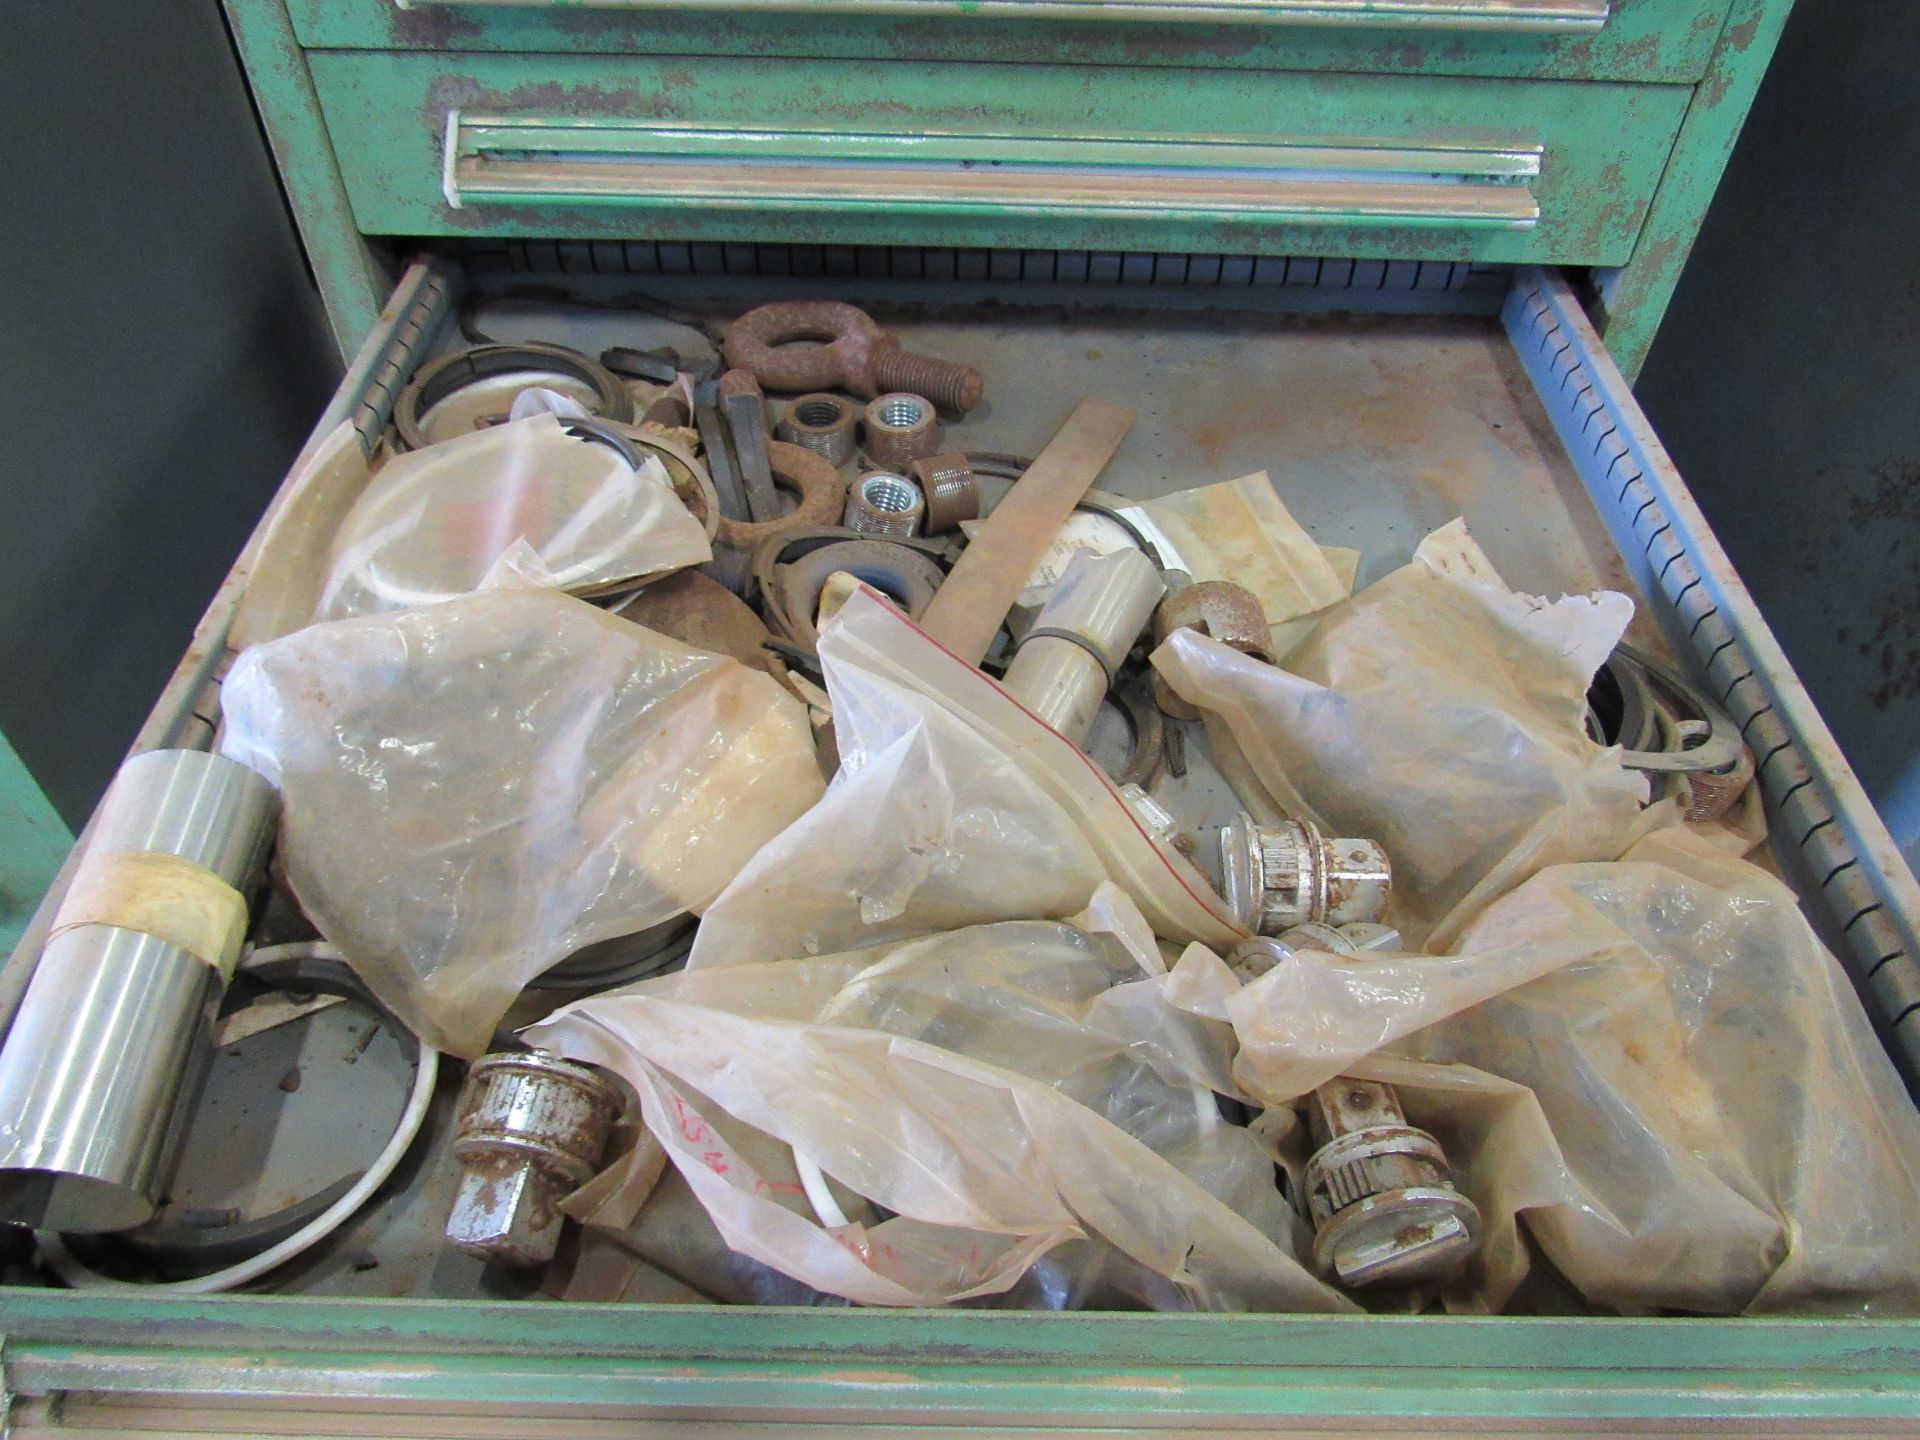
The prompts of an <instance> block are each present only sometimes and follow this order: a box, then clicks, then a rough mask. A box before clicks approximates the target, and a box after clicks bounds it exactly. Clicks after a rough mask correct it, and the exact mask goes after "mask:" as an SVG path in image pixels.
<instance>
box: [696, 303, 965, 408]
mask: <svg viewBox="0 0 1920 1440" xmlns="http://www.w3.org/2000/svg"><path fill="white" fill-rule="evenodd" d="M721 349H722V352H723V353H724V354H725V355H726V357H727V364H729V365H731V366H733V367H734V368H735V369H738V370H747V371H750V372H752V374H753V376H754V378H755V379H757V380H758V381H759V382H760V383H761V384H762V385H764V386H766V387H767V388H768V389H770V390H780V391H785V392H788V393H792V392H796V391H802V390H836V389H844V390H849V391H851V392H852V393H854V394H855V395H858V396H859V397H860V398H861V399H863V400H872V399H874V398H875V397H876V396H879V395H884V394H886V393H887V392H889V391H894V390H904V391H906V392H908V393H909V394H913V395H924V396H925V397H926V398H927V399H929V400H931V401H932V402H933V403H934V404H935V405H937V406H939V407H940V408H941V409H942V410H945V411H948V412H950V413H952V414H955V415H964V414H966V413H967V412H968V411H969V410H971V409H973V407H974V406H976V405H978V404H979V403H980V388H981V379H980V372H979V371H978V370H976V369H974V368H973V367H972V366H971V365H958V364H955V363H953V362H952V361H949V360H936V359H934V358H933V357H932V356H931V355H916V354H914V353H913V352H912V351H911V350H907V349H903V348H902V347H901V344H900V342H899V341H898V340H896V339H894V337H893V336H891V335H889V334H888V333H887V332H886V331H884V330H882V329H881V328H880V327H879V326H878V325H876V324H874V323H873V317H871V316H870V315H868V314H867V312H866V311H864V310H861V309H859V308H858V307H856V306H853V305H846V304H842V303H841V302H840V301H838V300H783V301H780V302H778V303H777V304H773V305H762V306H759V307H758V308H757V309H753V310H749V311H748V312H747V313H746V314H744V315H742V316H741V317H740V318H739V319H738V320H736V321H734V322H733V324H732V325H731V326H730V327H729V328H728V330H727V339H726V343H725V344H724V345H723V346H722V347H721Z"/></svg>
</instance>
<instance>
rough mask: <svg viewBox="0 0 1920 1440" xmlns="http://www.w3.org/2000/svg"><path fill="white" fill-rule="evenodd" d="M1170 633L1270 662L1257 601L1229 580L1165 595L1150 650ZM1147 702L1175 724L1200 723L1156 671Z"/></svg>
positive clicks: (1264, 621)
mask: <svg viewBox="0 0 1920 1440" xmlns="http://www.w3.org/2000/svg"><path fill="white" fill-rule="evenodd" d="M1176 630H1198V631H1199V632H1200V633H1201V634H1202V635H1205V636H1208V637H1210V638H1211V639H1214V640H1218V641H1219V642H1220V643H1221V644H1222V645H1226V646H1229V647H1231V648H1232V649H1235V650H1238V651H1239V652H1240V653H1241V654H1243V655H1251V656H1253V658H1254V659H1256V660H1265V661H1267V662H1268V663H1269V664H1271V663H1272V661H1273V648H1272V647H1273V639H1272V633H1271V632H1270V631H1269V630H1268V628H1267V615H1266V611H1264V610H1263V609H1261V607H1260V600H1259V597H1258V596H1256V595H1255V594H1254V593H1253V592H1252V591H1251V590H1249V589H1247V588H1246V587H1245V586H1244V585H1235V584H1234V583H1233V582H1232V581H1230V580H1196V581H1195V582H1194V583H1193V584H1191V585H1183V586H1182V587H1181V588H1179V589H1178V590H1173V591H1170V592H1168V594H1167V598H1166V599H1164V600H1162V601H1161V602H1160V608H1159V609H1158V610H1156V611H1154V613H1153V644H1154V648H1155V649H1158V648H1159V647H1160V646H1161V645H1162V644H1164V643H1165V641H1166V638H1167V637H1168V636H1169V635H1171V634H1173V632H1174V631H1176ZM1153 703H1154V704H1156V705H1158V706H1159V707H1160V713H1161V714H1162V715H1166V716H1169V717H1170V718H1172V719H1175V720H1198V719H1199V718H1200V712H1199V711H1198V710H1197V709H1195V708H1194V707H1193V706H1191V705H1189V704H1188V703H1187V702H1186V701H1184V700H1182V699H1181V698H1180V697H1179V696H1178V695H1176V694H1175V693H1174V690H1173V687H1172V686H1171V685H1169V684H1167V682H1166V681H1165V680H1163V679H1161V677H1160V674H1159V672H1158V671H1155V672H1154V676H1153Z"/></svg>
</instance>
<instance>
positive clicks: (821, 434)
mask: <svg viewBox="0 0 1920 1440" xmlns="http://www.w3.org/2000/svg"><path fill="white" fill-rule="evenodd" d="M859 427H860V407H859V406H858V405H855V404H854V403H853V402H852V401H851V400H849V399H847V398H846V397H845V396H844V395H830V394H828V393H827V392H825V391H820V390H817V391H815V392H814V393H813V394H811V395H798V396H795V397H794V399H793V401H792V403H791V404H789V405H788V406H787V413H786V414H784V415H782V416H781V417H780V423H779V424H778V425H776V426H774V427H773V433H774V435H775V437H776V438H778V439H781V440H785V441H786V442H787V443H788V444H789V445H804V446H805V447H806V448H807V449H809V450H811V451H813V453H814V454H816V455H824V456H826V458H827V459H829V460H831V461H832V462H833V463H834V464H835V465H846V464H849V463H851V462H852V460H853V452H854V449H855V447H856V446H857V444H858V442H859V438H860V436H859Z"/></svg>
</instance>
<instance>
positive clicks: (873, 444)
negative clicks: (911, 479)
mask: <svg viewBox="0 0 1920 1440" xmlns="http://www.w3.org/2000/svg"><path fill="white" fill-rule="evenodd" d="M862 419H863V422H864V425H863V429H864V432H865V433H864V435H863V437H862V440H861V445H860V448H861V449H862V450H863V451H865V452H866V456H867V459H868V460H869V461H870V462H872V463H873V464H874V465H875V466H876V467H878V468H879V469H882V470H899V471H902V472H904V471H905V470H906V468H907V467H908V466H909V465H911V464H912V463H913V462H914V461H916V460H919V459H923V458H924V457H926V456H928V455H931V454H933V453H934V452H935V451H936V450H938V449H939V448H940V421H939V419H938V418H937V417H936V416H935V415H934V413H933V404H932V402H931V401H929V400H926V399H924V398H923V397H921V396H919V395H909V394H907V393H906V392H905V391H896V392H894V393H893V394H891V395H882V396H880V397H879V398H878V399H877V400H869V401H868V402H867V410H866V414H865V415H864V416H863V417H862Z"/></svg>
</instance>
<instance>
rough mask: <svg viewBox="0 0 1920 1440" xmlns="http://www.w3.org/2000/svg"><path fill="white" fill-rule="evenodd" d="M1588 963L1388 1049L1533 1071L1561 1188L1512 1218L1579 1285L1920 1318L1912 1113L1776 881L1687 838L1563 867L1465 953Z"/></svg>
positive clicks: (1776, 1309) (1716, 1305) (1521, 1076)
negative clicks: (1540, 948)
mask: <svg viewBox="0 0 1920 1440" xmlns="http://www.w3.org/2000/svg"><path fill="white" fill-rule="evenodd" d="M1576 936H1586V937H1588V944H1589V952H1590V953H1589V954H1588V956H1587V957H1586V958H1584V959H1581V960H1579V961H1577V962H1575V963H1574V964H1572V965H1569V966H1566V967H1563V968H1562V969H1560V970H1558V971H1556V972H1555V973H1553V974H1551V975H1548V976H1546V977H1545V978H1543V979H1540V980H1536V981H1534V982H1533V983H1531V984H1529V985H1526V986H1523V987H1522V988H1520V989H1517V990H1513V991H1509V992H1508V993H1507V994H1505V995H1502V996H1499V997H1497V998H1495V999H1493V1000H1491V1001H1489V1002H1487V1003H1485V1004H1483V1005H1480V1006H1478V1007H1476V1008H1475V1009H1473V1010H1470V1011H1467V1012H1465V1013H1464V1014H1461V1015H1459V1016H1456V1017H1455V1018H1453V1019H1452V1020H1449V1021H1447V1022H1446V1023H1444V1024H1442V1025H1438V1026H1435V1027H1433V1028H1432V1029H1429V1030H1426V1031H1423V1032H1421V1033H1420V1034H1418V1035H1416V1036H1414V1037H1412V1038H1411V1039H1410V1041H1409V1042H1408V1043H1407V1045H1405V1046H1403V1047H1402V1048H1403V1050H1404V1051H1405V1052H1406V1053H1408V1054H1410V1055H1417V1056H1418V1057H1419V1058H1423V1059H1439V1060H1458V1061H1463V1062H1465V1063H1468V1064H1471V1065H1476V1066H1479V1067H1480V1068H1482V1069H1485V1070H1489V1071H1492V1072H1493V1073H1495V1074H1498V1075H1503V1076H1505V1077H1506V1078H1508V1079H1510V1080H1514V1081H1517V1082H1519V1083H1521V1084H1524V1085H1527V1086H1529V1087H1530V1088H1531V1089H1532V1090H1533V1091H1534V1093H1535V1094H1536V1095H1538V1096H1539V1099H1540V1103H1541V1105H1542V1107H1543V1108H1544V1109H1545V1112H1546V1115H1547V1118H1548V1120H1549V1121H1550V1122H1551V1123H1552V1125H1553V1129H1554V1134H1555V1135H1556V1136H1557V1137H1558V1138H1559V1142H1560V1145H1561V1148H1562V1150H1563V1151H1564V1153H1565V1156H1566V1160H1567V1164H1568V1168H1569V1171H1570V1174H1571V1176H1572V1178H1573V1180H1574V1182H1575V1188H1574V1189H1573V1191H1572V1193H1571V1194H1570V1195H1569V1196H1568V1197H1567V1199H1566V1201H1565V1202H1564V1203H1562V1204H1560V1205H1558V1206H1555V1207H1551V1208H1548V1209H1543V1210H1538V1211H1535V1212H1533V1213H1532V1214H1530V1215H1529V1217H1528V1224H1529V1227H1530V1228H1531V1230H1532V1231H1533V1234H1534V1235H1535V1237H1536V1238H1537V1239H1538V1240H1539V1242H1540V1244H1541V1247H1542V1248H1543V1249H1544V1250H1545V1251H1546V1253H1547V1254H1548V1255H1549V1256H1550V1257H1552V1259H1553V1261H1554V1263H1555V1264H1556V1265H1557V1266H1558V1267H1559V1268H1560V1270H1561V1271H1562V1272H1563V1273H1564V1274H1565V1275H1566V1277H1567V1278H1568V1279H1569V1280H1571V1281H1572V1282H1573V1283H1574V1284H1575V1285H1577V1286H1578V1287H1579V1288H1580V1290H1581V1291H1582V1292H1583V1293H1584V1294H1585V1295H1586V1296H1587V1297H1588V1298H1589V1299H1590V1300H1593V1301H1596V1302H1598V1303H1601V1304H1606V1305H1615V1306H1621V1307H1627V1308H1639V1307H1673V1308H1678V1309H1685V1310H1698V1311H1708V1312H1714V1313H1728V1314H1731V1313H1736V1312H1748V1313H1760V1314H1780V1313H1825V1314H1842V1313H1844V1314H1883V1315H1884V1314H1912V1313H1914V1312H1916V1311H1920V1243H1916V1239H1915V1237H1916V1236H1920V1115H1916V1113H1915V1111H1914V1107H1913V1104H1912V1102H1911V1101H1910V1100H1909V1099H1908V1097H1907V1095H1906V1092H1905V1090H1904V1088H1903V1087H1902V1085H1901V1083H1900V1080H1899V1077H1898V1075H1897V1074H1896V1073H1895V1071H1894V1069H1893V1065H1892V1063H1891V1062H1890V1061H1889V1060H1888V1058H1887V1056H1886V1052H1885V1051H1884V1050H1883V1049H1882V1048H1881V1046H1880V1044H1879V1042H1878V1041H1877V1039H1876V1038H1875V1036H1874V1034H1873V1031H1872V1028H1871V1026H1870V1024H1869V1023H1868V1020H1867V1017H1866V1015H1865V1013H1864V1011H1863V1010H1862V1009H1861V1007H1860V1002H1859V999H1858V997H1857V996H1856V995H1855V993H1854V991H1853V988H1852V986H1851V984H1850V983H1849V982H1848V980H1847V978H1846V976H1845V974H1844V973H1843V972H1842V971H1841V969H1840V966H1839V964H1838V963H1837V962H1836V961H1835V960H1834V958H1833V957H1832V956H1831V955H1830V954H1829V953H1828V952H1827V951H1826V950H1825V948H1824V947H1822V945H1821V944H1820V942H1819V940H1818V939H1817V938H1816V937H1815V935H1814V933H1813V930H1812V928H1811V927H1810V926H1809V925H1808V924H1807V921H1806V919H1805V918H1804V917H1803V916H1802V915H1801V913H1800V910H1799V907H1798V905H1797V904H1796V902H1795V899H1794V896H1793V894H1792V892H1791V891H1790V890H1788V889H1787V888H1786V886H1784V885H1782V884H1781V883H1780V882H1779V881H1778V880H1776V879H1774V878H1773V877H1772V876H1770V875H1768V874H1767V873H1766V872H1765V871H1763V870H1761V869H1759V868H1758V867H1756V866H1754V865H1751V864H1749V863H1747V862H1746V861H1744V860H1741V859H1738V858H1737V857H1733V856H1729V855H1727V854H1726V853H1724V851H1722V850H1719V849H1717V848H1715V847H1714V846H1713V845H1712V844H1710V843H1708V842H1706V841H1703V840H1701V839H1699V838H1697V837H1694V836H1691V835H1688V834H1686V833H1685V832H1684V831H1679V830H1668V831H1662V832H1661V833H1659V834H1657V835H1652V836H1649V837H1648V838H1647V839H1645V840H1643V841H1642V842H1640V843H1639V844H1638V845H1636V846H1635V847H1634V849H1633V850H1632V851H1631V852H1630V853H1629V854H1628V856H1627V857H1626V860H1625V862H1624V863H1621V864H1611V865H1607V864H1588V865H1572V866H1563V867H1559V868H1556V869H1553V870H1549V871H1546V872H1544V873H1542V874H1541V875H1538V876H1536V877H1535V878H1534V879H1532V880H1530V881H1528V882H1527V884H1526V885H1524V886H1522V887H1521V889H1520V890H1518V891H1517V892H1515V894H1514V895H1512V896H1510V897H1509V898H1508V899H1506V900H1503V901H1501V902H1500V903H1499V904H1497V905H1495V906H1494V907H1493V908H1492V909H1490V910H1488V911H1487V913H1486V914H1485V915H1484V916H1483V917H1481V919H1480V920H1479V921H1478V922H1477V923H1476V924H1475V925H1474V926H1473V927H1472V929H1471V930H1470V931H1469V932H1468V934H1467V935H1466V936H1464V937H1463V938H1462V946H1463V948H1467V947H1472V946H1482V947H1484V946H1497V945H1505V944H1511V943H1514V942H1515V941H1524V942H1526V943H1546V944H1558V943H1561V942H1562V941H1563V940H1564V939H1565V938H1568V937H1576Z"/></svg>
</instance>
